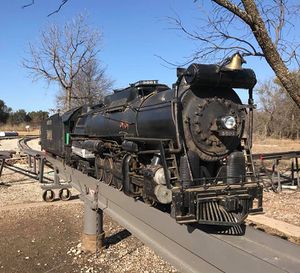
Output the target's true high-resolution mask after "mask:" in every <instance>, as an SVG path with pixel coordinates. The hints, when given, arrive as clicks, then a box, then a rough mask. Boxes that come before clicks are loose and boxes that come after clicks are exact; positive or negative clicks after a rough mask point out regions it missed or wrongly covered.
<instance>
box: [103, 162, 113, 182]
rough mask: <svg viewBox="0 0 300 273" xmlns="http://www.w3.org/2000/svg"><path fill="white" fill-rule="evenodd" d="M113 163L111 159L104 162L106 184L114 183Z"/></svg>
mask: <svg viewBox="0 0 300 273" xmlns="http://www.w3.org/2000/svg"><path fill="white" fill-rule="evenodd" d="M112 170H113V162H112V159H111V158H110V157H105V159H104V162H103V181H104V183H105V184H108V185H111V183H112V182H113V173H112Z"/></svg>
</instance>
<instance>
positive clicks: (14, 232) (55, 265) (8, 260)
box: [0, 140, 177, 273]
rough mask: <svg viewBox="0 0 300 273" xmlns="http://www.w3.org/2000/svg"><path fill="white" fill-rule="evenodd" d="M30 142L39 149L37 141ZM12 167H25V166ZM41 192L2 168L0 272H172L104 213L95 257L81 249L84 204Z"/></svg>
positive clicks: (9, 144) (4, 143)
mask: <svg viewBox="0 0 300 273" xmlns="http://www.w3.org/2000/svg"><path fill="white" fill-rule="evenodd" d="M16 143H17V140H1V141H0V145H1V146H0V150H17V148H16ZM32 143H33V144H32ZM30 146H31V147H33V148H35V149H38V148H39V146H38V140H35V141H32V142H30ZM16 166H18V167H21V168H23V169H27V165H24V164H16ZM41 194H42V191H41V189H40V186H39V185H38V182H37V181H36V180H33V179H31V178H28V177H26V176H24V175H23V174H18V173H15V172H14V171H13V170H10V169H7V168H5V169H4V171H3V175H2V176H1V177H0V249H5V251H0V272H1V273H2V272H3V273H21V272H22V273H27V272H28V273H39V272H44V273H46V272H65V273H68V272H93V273H96V272H108V273H118V272H128V273H129V272H130V273H138V272H144V273H150V272H153V273H154V272H157V273H165V272H177V271H176V269H175V268H174V267H172V266H171V265H169V264H168V263H166V262H165V261H164V260H162V259H161V258H160V257H159V256H157V255H156V254H155V253H154V252H153V251H152V250H151V249H150V248H148V247H147V246H145V245H144V244H143V243H142V242H141V241H139V240H138V239H137V238H135V237H134V236H132V235H131V234H130V233H129V232H128V231H127V230H125V229H124V228H122V227H121V226H119V225H118V224H117V223H116V222H115V221H113V220H112V219H111V218H110V217H108V216H106V215H105V216H104V230H105V234H106V239H105V245H106V248H105V249H104V251H103V252H101V253H99V254H98V257H96V256H95V255H94V254H88V253H83V252H82V251H81V244H80V237H81V232H82V222H83V218H82V216H83V203H82V202H81V201H79V200H78V199H73V200H72V201H68V202H63V201H58V200H57V201H55V202H53V203H45V202H42V198H41ZM73 194H74V195H76V194H77V192H75V191H73Z"/></svg>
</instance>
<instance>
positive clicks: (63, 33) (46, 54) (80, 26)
mask: <svg viewBox="0 0 300 273" xmlns="http://www.w3.org/2000/svg"><path fill="white" fill-rule="evenodd" d="M100 40H101V34H100V33H99V32H98V31H96V30H92V29H91V28H90V27H89V26H88V25H87V23H86V22H85V17H84V16H82V15H79V16H78V17H77V18H76V19H74V20H73V21H72V22H69V23H67V24H66V25H65V26H63V27H60V26H57V25H52V26H50V27H49V28H47V29H46V30H44V31H43V32H42V33H41V41H40V44H39V45H36V44H29V50H30V52H29V53H30V58H29V59H24V60H23V65H24V67H25V68H27V69H28V70H29V71H30V74H31V76H32V77H33V79H34V80H39V79H44V80H46V81H47V82H48V84H50V83H53V82H56V83H58V84H59V86H60V87H61V88H62V90H63V91H64V93H65V98H66V105H67V109H70V108H71V102H72V97H73V89H74V81H75V79H76V78H77V77H78V75H79V74H80V73H83V72H84V71H85V69H88V66H89V65H90V64H91V62H93V61H94V60H95V59H96V56H97V54H98V52H99V48H98V46H99V43H100Z"/></svg>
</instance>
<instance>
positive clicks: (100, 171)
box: [95, 157, 104, 181]
mask: <svg viewBox="0 0 300 273" xmlns="http://www.w3.org/2000/svg"><path fill="white" fill-rule="evenodd" d="M95 175H96V178H97V179H99V180H100V181H101V180H103V176H104V159H103V158H101V157H96V159H95Z"/></svg>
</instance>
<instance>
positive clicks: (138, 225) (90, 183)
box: [50, 159, 300, 273]
mask: <svg viewBox="0 0 300 273" xmlns="http://www.w3.org/2000/svg"><path fill="white" fill-rule="evenodd" d="M50 160H52V159H50ZM54 163H55V162H53V164H54ZM56 166H57V167H58V169H59V170H60V173H61V174H64V175H66V179H68V180H70V181H72V185H73V186H74V187H75V188H76V189H77V190H79V191H80V192H86V189H89V192H88V193H87V195H86V198H87V199H89V200H90V202H91V203H93V202H94V205H96V204H97V205H98V208H99V209H102V210H103V211H104V213H107V214H109V215H110V216H111V217H112V218H113V219H115V220H116V221H117V222H118V223H119V224H120V225H122V226H123V227H125V228H126V229H128V230H129V231H130V232H131V233H132V234H134V235H135V236H136V237H137V238H139V239H140V240H141V241H143V242H144V243H145V244H146V245H148V246H150V247H151V248H153V249H154V250H155V251H156V252H157V253H158V254H160V255H161V256H162V257H164V258H165V259H166V260H167V261H168V262H170V263H171V264H173V265H174V266H175V267H176V268H177V269H178V270H179V271H181V272H203V273H209V272H230V273H244V272H245V273H246V272H251V273H254V272H259V273H263V272H266V273H267V272H270V273H271V272H272V273H277V272H278V273H279V272H294V273H299V272H300V246H298V245H295V244H293V243H290V242H288V241H284V240H283V239H280V238H277V237H274V236H271V235H268V234H266V233H263V232H260V231H257V230H254V229H253V228H251V227H247V229H246V233H245V235H243V236H233V235H213V234H208V233H206V232H204V231H201V230H199V229H194V230H193V229H191V228H188V227H187V226H185V225H179V224H176V222H175V221H174V219H172V218H171V217H170V216H169V214H167V213H163V212H161V211H159V210H157V209H155V208H152V207H149V206H148V205H146V204H144V203H143V202H141V201H136V200H135V199H133V198H130V197H128V196H126V195H125V194H124V193H122V192H119V191H117V190H116V189H114V188H112V187H110V186H107V185H105V184H104V183H101V182H99V181H97V180H96V179H94V178H92V177H88V176H86V175H84V174H82V173H81V172H79V171H77V170H74V169H72V168H70V167H68V166H64V165H63V164H62V163H60V162H57V161H56ZM97 193H98V194H97ZM95 202H96V203H95Z"/></svg>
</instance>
